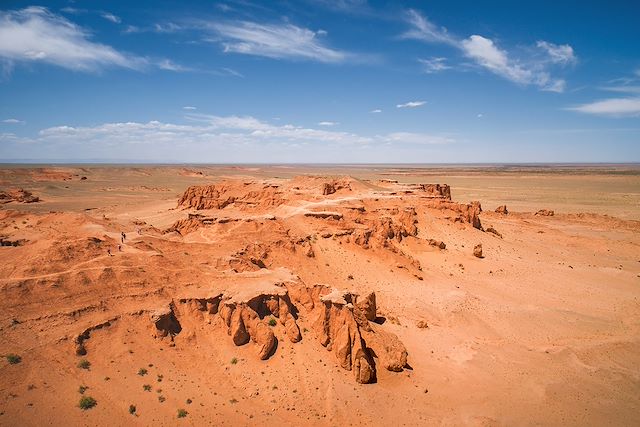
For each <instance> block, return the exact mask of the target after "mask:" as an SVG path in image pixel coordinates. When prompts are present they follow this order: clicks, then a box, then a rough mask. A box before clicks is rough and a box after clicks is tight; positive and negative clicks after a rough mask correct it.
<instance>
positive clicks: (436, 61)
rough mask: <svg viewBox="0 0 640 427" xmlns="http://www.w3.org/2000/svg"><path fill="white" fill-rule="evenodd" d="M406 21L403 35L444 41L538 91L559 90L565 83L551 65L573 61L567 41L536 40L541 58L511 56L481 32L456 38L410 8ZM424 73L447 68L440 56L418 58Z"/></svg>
mask: <svg viewBox="0 0 640 427" xmlns="http://www.w3.org/2000/svg"><path fill="white" fill-rule="evenodd" d="M407 21H408V23H409V24H410V26H411V29H410V30H409V31H408V32H406V33H404V34H403V35H402V37H403V38H408V39H415V40H421V41H424V42H428V43H440V44H447V45H450V46H453V47H455V48H457V49H459V50H460V51H461V52H462V53H463V55H465V56H466V57H467V58H470V59H472V60H473V61H474V62H475V63H476V64H477V65H479V66H480V67H482V68H485V69H486V70H489V71H490V72H492V73H494V74H497V75H499V76H501V77H503V78H505V79H507V80H510V81H512V82H515V83H518V84H522V85H534V86H537V87H538V88H540V89H541V90H545V91H551V92H563V91H564V89H565V86H566V82H565V81H564V80H563V79H560V78H554V77H552V76H551V73H550V70H549V67H550V66H551V65H557V66H566V65H569V64H573V63H575V62H576V56H575V53H574V51H573V48H572V47H571V46H569V45H567V44H564V45H557V44H553V43H550V42H546V41H538V42H537V44H536V47H537V48H538V49H540V50H542V51H543V52H544V57H543V58H539V57H535V56H531V55H530V57H526V58H524V59H518V58H515V59H514V58H513V57H512V56H513V55H512V54H510V53H509V52H507V51H506V50H504V49H501V48H499V47H498V46H497V45H496V43H495V42H494V41H493V40H491V39H489V38H486V37H483V36H481V35H477V34H473V35H471V36H470V37H468V38H458V37H456V36H454V35H451V34H449V32H448V31H447V29H446V28H444V27H438V26H436V25H435V24H433V23H432V22H430V21H429V20H428V19H427V18H426V17H424V16H423V15H421V14H420V13H419V12H417V11H415V10H410V11H409V12H408V15H407ZM418 61H419V62H420V63H421V64H423V66H424V67H425V71H426V72H428V73H433V72H438V71H443V70H445V69H447V68H451V67H449V66H447V65H446V64H444V58H431V59H426V60H425V59H419V60H418Z"/></svg>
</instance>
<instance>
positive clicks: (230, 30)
mask: <svg viewBox="0 0 640 427" xmlns="http://www.w3.org/2000/svg"><path fill="white" fill-rule="evenodd" d="M206 27H207V28H208V29H209V30H211V31H213V32H214V33H216V35H217V36H218V37H217V38H216V39H214V40H213V41H215V42H219V43H220V44H221V45H222V46H223V48H224V51H225V52H233V53H241V54H245V55H255V56H263V57H268V58H276V59H304V60H311V61H318V62H328V63H331V62H334V63H335V62H343V61H345V60H346V59H347V58H348V56H349V55H348V54H347V53H346V52H343V51H340V50H337V49H332V48H329V47H327V46H325V44H324V42H323V41H322V40H319V39H318V36H319V35H324V34H319V33H318V32H314V31H312V30H309V29H307V28H301V27H297V26H295V25H292V24H280V25H277V24H273V25H272V24H258V23H255V22H247V21H240V22H226V23H220V22H215V23H209V24H207V25H206Z"/></svg>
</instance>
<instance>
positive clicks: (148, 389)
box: [142, 384, 151, 391]
mask: <svg viewBox="0 0 640 427" xmlns="http://www.w3.org/2000/svg"><path fill="white" fill-rule="evenodd" d="M142 389H143V390H144V391H151V386H150V385H149V384H145V385H143V386H142Z"/></svg>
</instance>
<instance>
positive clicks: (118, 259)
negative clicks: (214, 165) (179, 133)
mask: <svg viewBox="0 0 640 427" xmlns="http://www.w3.org/2000/svg"><path fill="white" fill-rule="evenodd" d="M235 172H237V173H234V175H239V176H237V177H234V178H232V179H230V180H228V181H226V183H225V184H224V185H225V186H226V187H225V188H226V190H224V191H220V192H219V194H218V195H217V196H215V197H213V198H210V199H206V200H207V201H208V203H214V204H216V203H217V204H220V202H224V203H227V202H228V201H229V200H230V199H229V197H232V198H233V201H232V202H230V203H228V204H226V205H225V206H224V207H221V208H219V209H218V208H215V207H212V206H207V207H206V208H205V209H195V208H185V205H182V206H177V202H178V199H179V197H180V194H182V192H183V191H184V190H185V189H186V187H187V185H190V184H194V183H200V184H202V185H205V184H211V183H212V182H214V181H220V179H219V178H215V179H214V178H213V177H211V176H207V174H202V175H201V174H199V173H198V171H197V170H193V169H190V168H184V169H175V168H165V169H162V168H160V169H156V168H148V169H145V168H123V169H122V170H120V171H119V173H118V176H117V177H116V176H114V175H112V171H110V170H109V169H102V170H96V169H85V170H74V169H70V168H65V169H63V170H59V171H58V170H52V169H51V168H48V169H38V170H34V171H28V170H25V171H21V172H20V173H21V175H19V176H15V175H11V174H10V173H9V172H6V171H5V172H4V174H3V177H4V181H6V182H10V183H12V184H18V185H19V186H23V187H25V188H27V189H29V190H32V191H34V193H35V194H36V195H38V196H40V197H41V199H42V200H43V201H42V202H40V203H33V204H17V203H9V204H6V205H3V206H2V207H1V209H2V210H0V236H3V238H4V239H5V240H6V241H19V240H21V239H24V240H25V242H24V244H22V245H20V246H15V247H14V246H10V247H9V246H6V247H5V246H3V247H0V261H1V262H0V290H1V295H2V299H1V302H0V304H1V308H2V311H1V312H2V315H1V316H0V354H5V355H6V354H8V353H15V354H18V355H20V356H21V357H22V361H21V363H18V364H13V365H12V364H9V363H8V362H7V361H6V360H4V359H3V360H2V361H1V362H0V371H1V372H0V413H1V415H0V425H46V424H50V425H130V424H139V425H150V424H155V425H176V424H178V423H181V424H189V425H209V424H211V425H259V424H264V423H265V422H273V423H277V424H280V425H305V424H309V425H424V424H437V425H534V424H536V425H540V424H543V425H637V424H638V423H639V422H640V417H639V415H638V414H640V368H639V366H640V304H639V297H640V288H638V285H639V283H640V224H639V223H638V222H637V221H632V220H622V219H617V218H615V217H610V216H603V215H597V214H580V215H577V214H568V213H562V214H556V215H554V216H551V217H546V216H536V215H534V214H533V213H526V212H513V211H512V212H510V213H509V214H508V215H501V214H497V213H494V212H492V211H484V212H482V213H481V214H480V219H481V221H482V226H483V228H484V229H485V230H486V229H487V228H488V227H489V226H493V227H494V228H495V229H496V230H498V232H499V233H501V234H502V238H500V237H498V236H496V235H495V234H492V233H489V232H483V231H482V230H480V229H477V228H474V227H473V226H472V225H471V224H470V223H468V222H467V221H466V220H465V219H460V215H461V214H460V212H458V211H455V210H452V209H442V208H439V207H438V206H437V204H438V203H441V202H440V201H439V200H440V199H438V198H436V199H434V198H433V197H431V195H430V194H427V193H425V192H424V191H422V190H416V189H415V188H414V189H410V188H409V187H408V186H406V185H403V182H409V181H410V179H409V178H406V179H405V180H403V181H402V182H400V183H393V182H385V181H379V180H377V179H374V178H366V177H364V176H361V177H360V178H359V179H351V178H348V177H339V178H329V177H304V178H293V179H289V178H288V177H287V178H283V177H280V178H278V177H276V176H274V175H271V176H269V177H266V176H264V174H263V173H262V172H261V171H260V170H251V171H248V170H238V171H235ZM356 172H358V171H356ZM359 173H362V172H361V171H360V172H359ZM282 175H284V174H282V173H280V174H279V176H282ZM82 176H88V177H89V179H88V180H84V181H80V178H81V177H82ZM138 179H140V180H141V181H138ZM413 179H414V182H425V180H424V179H422V178H421V177H420V176H419V174H418V175H413ZM47 180H48V181H47ZM55 180H63V181H55ZM86 181H96V182H97V181H101V182H100V183H99V184H96V183H95V182H86ZM107 181H108V184H106V182H107ZM43 182H44V183H45V187H42V184H43ZM47 182H48V183H49V184H46V183H47ZM57 182H62V183H63V185H62V186H60V185H58V184H56V183H57ZM67 183H68V186H70V187H72V188H70V189H67V190H69V191H68V192H65V189H64V187H65V186H67ZM325 183H333V184H336V185H335V187H336V188H335V189H334V190H335V192H334V193H332V194H323V185H324V184H325ZM46 185H51V186H52V188H51V189H49V190H47V188H46ZM82 185H86V187H84V190H83V189H82V188H83V187H81V186H82ZM341 185H342V186H343V187H342V188H339V187H340V186H341ZM13 186H17V185H13ZM142 186H145V187H146V188H143V187H142ZM104 188H106V189H107V190H104V191H103V190H102V189H104ZM109 188H112V189H113V190H108V189H109ZM216 188H217V189H220V188H221V187H216ZM38 189H39V190H38ZM167 190H168V191H167ZM408 191H409V192H408ZM453 191H454V193H455V191H456V189H455V187H454V188H453ZM554 191H555V190H554ZM558 191H559V190H558ZM554 194H555V193H554ZM434 200H435V201H434ZM458 201H460V200H459V199H458ZM481 201H482V200H481ZM465 202H466V201H465ZM434 203H435V204H434ZM408 207H412V208H414V209H415V215H414V214H413V213H412V212H411V211H407V209H406V208H408ZM553 207H554V205H553V204H549V205H541V206H538V208H553ZM87 208H96V209H92V210H88V211H84V209H87ZM51 210H55V211H57V212H49V211H51ZM510 210H512V209H510ZM532 210H533V211H535V210H537V209H532ZM575 212H579V211H577V210H576V211H575ZM309 213H311V214H312V216H308V215H306V214H309ZM189 214H194V215H198V216H193V217H192V218H195V219H194V220H193V221H188V216H189ZM385 218H388V219H389V221H390V224H391V225H392V227H396V228H395V230H396V232H395V234H394V237H391V238H389V237H388V235H387V232H388V229H387V228H385V226H384V221H385ZM414 220H416V221H417V223H416V224H415V225H416V226H417V233H416V235H415V236H414V235H412V233H411V230H410V228H411V223H412V222H413V221H414ZM176 224H178V225H176ZM387 225H388V224H387ZM137 229H139V230H140V234H138V233H137ZM349 230H351V234H348V233H349ZM366 230H370V231H372V232H373V233H372V237H371V239H370V240H369V242H368V243H363V242H364V240H363V234H362V233H364V231H366ZM121 231H124V232H126V233H127V240H126V242H125V244H124V245H123V251H122V252H118V250H117V245H118V243H119V239H120V232H121ZM404 231H407V233H406V235H405V236H403V238H401V239H398V237H397V236H398V234H399V233H401V232H404ZM428 239H435V240H438V241H443V242H445V243H446V249H444V250H442V249H439V248H437V247H435V246H432V245H429V244H428ZM478 243H482V247H483V253H484V258H476V257H474V256H473V254H472V252H473V247H474V246H475V245H476V244H478ZM107 248H110V249H111V251H112V253H113V255H114V256H108V255H107ZM252 259H254V260H261V261H262V263H263V264H264V265H263V267H264V268H260V266H258V265H257V264H255V263H254V262H253V261H252ZM278 283H288V284H293V285H295V286H298V285H300V286H302V285H304V286H313V285H315V284H327V285H329V286H330V287H334V288H338V289H348V290H352V291H354V292H357V293H359V294H360V295H365V294H366V293H367V292H368V291H371V290H372V291H375V293H376V296H377V306H378V316H380V322H379V323H382V324H381V325H373V326H375V327H376V328H380V329H381V330H384V331H385V333H392V334H396V335H397V336H398V338H399V339H400V341H401V342H402V343H403V344H404V346H405V347H406V350H407V352H408V360H407V363H408V364H407V366H405V367H404V369H403V370H402V371H401V372H391V371H388V370H386V369H382V368H381V366H380V360H379V355H377V357H376V360H377V365H378V369H377V381H376V382H375V383H374V384H359V383H357V382H356V381H355V380H354V374H353V371H349V370H346V369H343V368H342V367H341V366H340V364H339V360H338V359H337V358H336V352H337V349H332V350H331V351H328V350H327V348H325V347H323V345H322V344H321V342H320V340H319V339H318V337H319V331H318V330H317V329H316V326H315V321H316V319H315V317H316V315H315V312H312V311H307V310H305V308H304V307H302V306H301V305H298V308H300V313H299V317H298V319H297V324H298V326H299V329H300V332H301V334H302V340H301V341H300V342H297V343H293V342H290V340H289V339H288V334H289V333H288V332H287V331H286V330H285V327H284V326H283V325H281V324H279V323H278V324H277V325H276V326H274V327H273V333H274V334H275V336H276V337H277V339H278V344H277V348H276V349H275V353H274V354H273V355H272V356H271V357H270V358H269V359H267V360H264V361H263V360H260V359H259V358H258V357H257V345H256V344H255V343H253V342H250V343H248V344H246V345H242V346H235V345H234V343H233V341H232V339H231V337H230V336H229V335H228V333H227V329H226V327H225V326H224V324H223V321H222V319H221V318H220V316H218V315H217V314H216V315H208V314H206V313H205V314H202V313H198V312H191V311H188V310H186V308H185V307H187V306H183V305H180V304H181V303H180V299H184V298H187V299H189V298H207V297H209V296H211V295H214V294H218V293H223V294H228V295H234V297H235V298H240V297H241V296H243V295H244V296H249V297H250V296H251V295H255V294H259V293H261V292H265V289H271V288H272V287H273V285H274V284H278ZM172 301H173V303H174V305H175V306H176V307H177V308H176V315H177V316H178V320H179V321H180V324H181V327H182V330H181V332H180V333H178V334H177V335H175V336H174V337H173V339H171V337H164V338H161V337H159V336H158V334H157V330H155V329H154V324H153V323H152V321H151V314H152V313H154V312H155V311H156V310H158V309H159V308H166V307H168V306H169V305H170V303H171V302H172ZM194 313H195V314H194ZM383 319H384V322H383V321H382V320H383ZM425 323H426V325H427V327H424V324H425ZM96 326H100V327H99V328H97V329H91V328H95V327H96ZM419 326H423V327H419ZM87 328H89V329H91V333H90V338H88V339H87V340H86V341H85V347H86V350H87V354H86V355H85V356H78V355H76V351H75V350H76V345H75V339H76V337H77V336H78V334H81V333H82V332H83V331H84V330H86V329H87ZM83 358H86V359H87V360H89V361H90V363H91V366H90V369H88V370H85V369H80V368H79V367H77V364H78V362H79V361H80V360H81V359H83ZM232 360H233V361H235V360H237V363H232ZM141 368H144V369H146V370H147V373H146V375H138V372H139V370H140V369H141ZM81 385H84V386H87V387H88V389H87V390H86V391H85V392H84V393H85V395H90V396H92V397H94V398H95V399H96V400H97V402H98V403H97V406H96V407H95V408H93V409H90V410H87V411H82V410H81V409H79V408H78V401H79V399H80V397H81V394H80V393H79V391H78V388H79V387H80V386H81ZM144 385H149V386H151V388H150V391H145V390H144V387H143V386H144ZM160 396H162V399H160ZM187 399H190V402H191V403H187ZM160 400H163V401H160ZM132 404H133V405H135V406H136V414H135V415H130V414H129V412H128V409H129V405H132ZM180 408H183V409H185V410H187V411H188V415H187V416H186V417H185V418H183V419H179V420H178V419H177V411H178V409H180Z"/></svg>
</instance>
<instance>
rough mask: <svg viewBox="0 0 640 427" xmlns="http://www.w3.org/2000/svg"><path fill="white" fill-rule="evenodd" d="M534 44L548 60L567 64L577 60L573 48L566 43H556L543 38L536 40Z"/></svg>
mask: <svg viewBox="0 0 640 427" xmlns="http://www.w3.org/2000/svg"><path fill="white" fill-rule="evenodd" d="M536 46H537V47H538V48H540V49H542V50H543V51H544V52H546V53H547V55H548V56H549V60H550V61H551V62H553V63H556V64H562V65H569V64H575V63H576V62H577V61H578V58H576V55H575V53H574V51H573V48H572V47H571V46H569V45H568V44H562V45H557V44H553V43H550V42H546V41H544V40H540V41H538V43H536Z"/></svg>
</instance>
